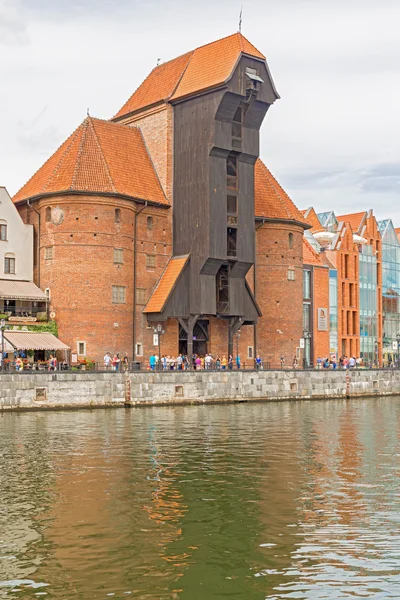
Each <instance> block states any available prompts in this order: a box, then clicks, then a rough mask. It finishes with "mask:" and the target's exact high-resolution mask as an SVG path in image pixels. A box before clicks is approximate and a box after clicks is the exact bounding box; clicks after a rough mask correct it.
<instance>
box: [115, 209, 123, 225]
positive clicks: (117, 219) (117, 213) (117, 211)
mask: <svg viewBox="0 0 400 600" xmlns="http://www.w3.org/2000/svg"><path fill="white" fill-rule="evenodd" d="M114 219H115V223H121V209H120V208H116V209H115V217H114Z"/></svg>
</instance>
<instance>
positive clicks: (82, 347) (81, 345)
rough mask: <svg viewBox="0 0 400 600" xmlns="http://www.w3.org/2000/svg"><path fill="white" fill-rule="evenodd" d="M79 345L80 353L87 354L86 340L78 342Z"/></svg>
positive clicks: (81, 354) (80, 354)
mask: <svg viewBox="0 0 400 600" xmlns="http://www.w3.org/2000/svg"><path fill="white" fill-rule="evenodd" d="M77 346H78V355H79V356H86V342H77Z"/></svg>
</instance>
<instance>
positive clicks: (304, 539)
mask: <svg viewBox="0 0 400 600" xmlns="http://www.w3.org/2000/svg"><path fill="white" fill-rule="evenodd" d="M399 406H400V405H399V404H398V399H395V398H392V399H382V400H376V401H374V400H369V401H355V402H346V401H330V402H312V403H311V402H310V403H279V404H278V403H276V404H269V405H268V404H264V405H262V404H252V405H247V404H246V405H232V406H214V407H207V406H204V407H179V408H171V409H167V408H159V409H157V408H149V409H140V410H131V411H123V410H120V411H93V412H90V411H87V412H58V413H34V414H33V413H32V414H28V413H25V414H5V415H3V416H1V417H0V419H1V421H0V422H1V428H2V435H1V436H0V453H1V460H2V468H1V470H0V580H1V582H0V598H7V599H8V598H28V597H32V598H34V597H35V598H36V597H39V596H43V598H46V597H47V598H57V599H58V598H59V599H64V598H68V599H75V598H76V599H78V598H79V599H85V600H86V599H88V600H89V599H92V598H93V599H97V598H107V597H113V598H127V597H133V598H140V599H161V600H164V599H174V600H178V599H179V600H186V599H187V600H189V599H190V600H197V599H199V600H200V599H205V598H207V599H208V598H209V599H212V600H214V599H220V598H221V599H222V598H226V597H229V598H237V599H238V600H241V599H243V600H245V599H246V600H253V599H254V600H258V599H259V600H263V599H269V600H273V599H278V598H279V599H281V598H308V599H314V598H315V599H320V598H321V599H322V598H335V599H336V598H348V597H349V596H353V597H363V598H368V597H370V598H398V597H400V579H399V578H400V533H399V531H400V529H399V521H400V516H399V514H400V513H399V484H398V469H399V467H398V464H399V460H398V459H399V456H400V451H399V419H400V409H399Z"/></svg>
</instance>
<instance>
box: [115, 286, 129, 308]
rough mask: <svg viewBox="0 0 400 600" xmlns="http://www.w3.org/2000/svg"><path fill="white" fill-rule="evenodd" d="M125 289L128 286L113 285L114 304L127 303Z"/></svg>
mask: <svg viewBox="0 0 400 600" xmlns="http://www.w3.org/2000/svg"><path fill="white" fill-rule="evenodd" d="M125 290H126V288H125V287H124V286H122V285H113V286H112V302H113V304H125V302H126V299H125Z"/></svg>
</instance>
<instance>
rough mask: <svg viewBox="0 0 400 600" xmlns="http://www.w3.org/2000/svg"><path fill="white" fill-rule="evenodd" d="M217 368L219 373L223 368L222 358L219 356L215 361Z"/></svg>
mask: <svg viewBox="0 0 400 600" xmlns="http://www.w3.org/2000/svg"><path fill="white" fill-rule="evenodd" d="M215 368H216V369H217V371H219V370H220V368H221V358H220V356H219V354H217V358H216V359H215Z"/></svg>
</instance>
